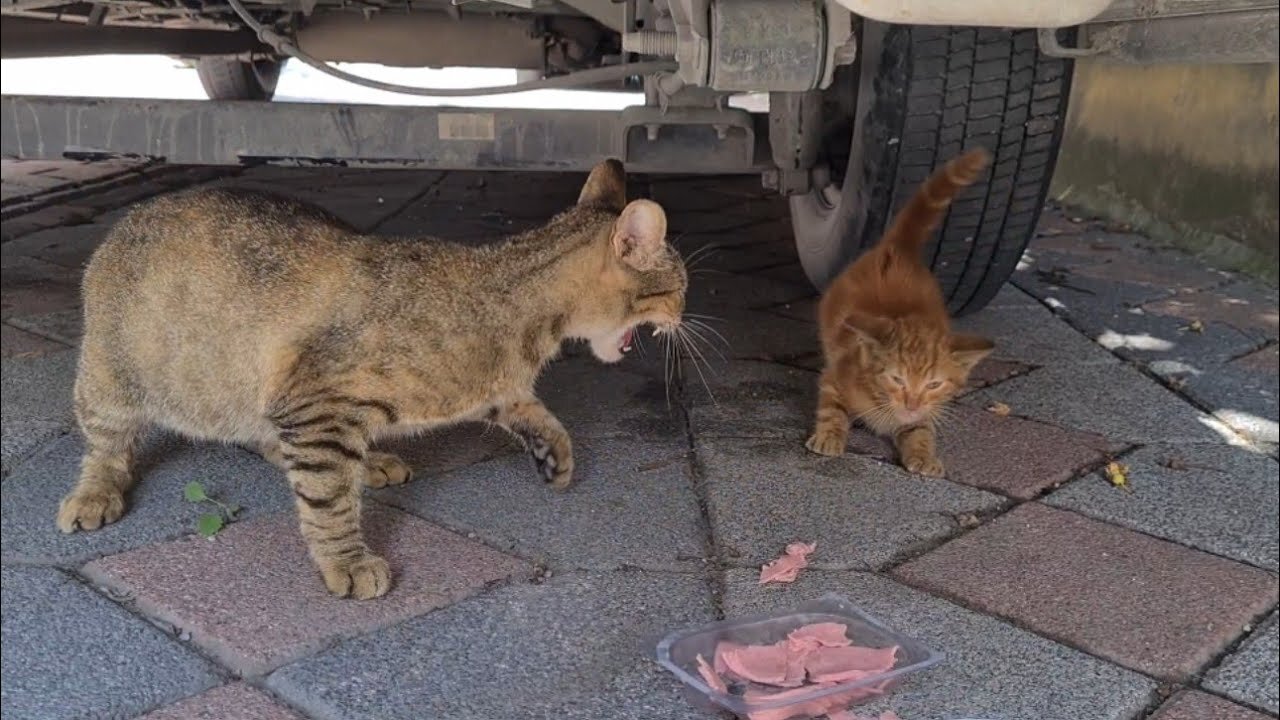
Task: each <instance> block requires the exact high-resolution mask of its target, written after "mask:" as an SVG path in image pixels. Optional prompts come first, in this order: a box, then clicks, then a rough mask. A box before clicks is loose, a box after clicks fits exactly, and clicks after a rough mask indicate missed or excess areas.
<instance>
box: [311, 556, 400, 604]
mask: <svg viewBox="0 0 1280 720" xmlns="http://www.w3.org/2000/svg"><path fill="white" fill-rule="evenodd" d="M317 564H318V565H319V566H320V574H321V575H323V576H324V584H325V587H327V588H329V592H331V593H333V594H334V595H337V596H338V597H352V598H355V599H356V600H370V599H372V598H376V597H379V596H382V595H385V594H386V592H387V590H390V589H391V566H390V565H388V564H387V561H386V560H383V559H382V558H380V557H378V556H377V555H374V554H373V553H370V552H366V553H364V554H363V555H360V556H359V557H357V558H356V559H354V560H330V559H322V560H320V561H318V563H317Z"/></svg>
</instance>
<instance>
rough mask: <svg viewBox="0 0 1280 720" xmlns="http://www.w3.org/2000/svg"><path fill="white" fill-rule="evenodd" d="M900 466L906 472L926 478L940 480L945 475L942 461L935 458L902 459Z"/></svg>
mask: <svg viewBox="0 0 1280 720" xmlns="http://www.w3.org/2000/svg"><path fill="white" fill-rule="evenodd" d="M902 466H903V467H904V468H906V469H907V472H912V473H915V474H917V475H924V476H926V477H937V478H940V477H942V476H943V475H945V474H946V470H945V469H944V468H943V467H942V461H941V460H938V458H936V457H910V458H903V460H902Z"/></svg>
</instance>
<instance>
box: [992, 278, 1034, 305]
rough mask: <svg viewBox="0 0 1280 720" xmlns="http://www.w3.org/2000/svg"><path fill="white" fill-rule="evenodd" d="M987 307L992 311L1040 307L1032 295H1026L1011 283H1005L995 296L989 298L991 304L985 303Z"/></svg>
mask: <svg viewBox="0 0 1280 720" xmlns="http://www.w3.org/2000/svg"><path fill="white" fill-rule="evenodd" d="M987 307H988V308H990V309H992V310H1003V309H1008V308H1038V307H1042V306H1041V304H1040V300H1039V299H1037V298H1036V297H1035V296H1034V295H1031V294H1030V293H1027V292H1026V291H1024V290H1023V289H1022V288H1019V287H1018V286H1017V285H1014V284H1013V283H1005V284H1004V286H1003V287H1001V288H1000V291H999V292H997V293H996V296H995V297H993V298H991V302H989V303H987Z"/></svg>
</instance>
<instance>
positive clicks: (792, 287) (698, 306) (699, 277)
mask: <svg viewBox="0 0 1280 720" xmlns="http://www.w3.org/2000/svg"><path fill="white" fill-rule="evenodd" d="M713 262H714V261H712V260H708V261H707V265H708V266H712V265H713ZM694 265H695V269H694V271H693V273H694V274H693V276H692V278H691V279H690V280H689V289H688V290H687V291H686V292H685V311H686V312H687V313H690V314H698V315H710V316H711V317H714V318H722V319H730V318H732V317H733V316H735V315H738V314H740V313H742V312H743V310H744V309H761V308H770V307H774V306H777V305H781V304H783V303H788V302H794V301H797V300H803V299H806V298H810V297H812V296H813V295H814V294H815V291H814V289H813V287H812V286H811V285H808V284H805V285H797V284H793V283H789V282H782V281H780V280H774V279H772V278H767V277H762V276H759V275H735V274H729V273H720V272H708V273H706V274H700V273H698V272H697V265H698V262H697V260H695V261H694ZM720 331H721V332H724V330H723V329H720ZM729 340H730V342H732V340H733V338H732V337H730V338H729Z"/></svg>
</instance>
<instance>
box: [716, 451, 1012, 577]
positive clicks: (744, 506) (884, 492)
mask: <svg viewBox="0 0 1280 720" xmlns="http://www.w3.org/2000/svg"><path fill="white" fill-rule="evenodd" d="M698 461H699V465H700V467H701V471H702V473H703V476H704V477H705V487H706V495H707V510H708V513H709V514H710V516H711V527H712V529H713V531H714V533H715V537H716V542H717V544H718V545H719V546H720V547H721V548H722V552H723V554H724V555H725V556H726V557H725V558H724V559H725V560H727V561H728V562H730V563H731V564H734V565H738V564H741V565H746V566H751V567H757V568H758V567H759V566H760V565H761V564H762V563H764V562H765V561H767V560H771V559H773V558H774V557H776V556H778V555H779V554H781V553H782V550H783V548H784V547H786V545H787V544H788V543H792V542H796V541H804V542H816V543H817V544H818V549H817V552H816V553H815V554H814V555H813V556H812V557H811V558H810V563H811V564H812V565H813V566H814V567H819V568H832V569H875V568H879V567H882V566H884V565H885V564H887V563H889V562H891V561H892V560H894V559H896V558H899V557H901V556H902V555H904V554H905V553H908V552H912V551H914V550H918V549H921V548H923V547H926V546H929V545H931V544H933V543H936V542H938V541H940V540H943V539H944V538H946V537H948V536H950V535H952V534H954V533H955V532H957V530H958V529H959V525H958V522H957V519H956V516H959V515H962V514H979V515H980V514H983V513H988V512H991V511H994V510H997V509H998V508H1001V507H1003V505H1004V503H1005V500H1004V499H1003V498H1001V497H999V496H997V495H994V494H992V493H988V492H985V491H982V490H977V489H975V488H970V487H965V486H963V485H957V484H955V483H951V482H947V481H945V480H937V479H923V478H919V477H915V476H912V475H909V474H908V473H907V472H906V471H905V470H902V469H901V468H898V467H896V466H893V465H889V464H887V463H882V462H879V461H876V460H872V459H870V458H865V457H861V456H850V455H846V456H844V457H840V458H823V457H819V456H817V455H814V454H812V453H810V452H808V451H807V450H805V448H804V445H803V444H802V443H799V442H790V441H778V440H731V439H699V441H698Z"/></svg>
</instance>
